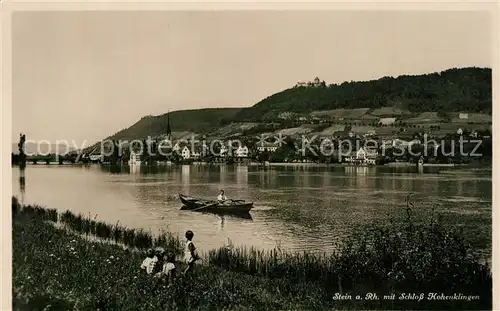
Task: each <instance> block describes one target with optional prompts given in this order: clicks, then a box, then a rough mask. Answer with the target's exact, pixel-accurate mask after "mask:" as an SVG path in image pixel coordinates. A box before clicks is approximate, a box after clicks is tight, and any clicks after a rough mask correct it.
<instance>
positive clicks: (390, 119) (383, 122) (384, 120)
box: [378, 118, 396, 125]
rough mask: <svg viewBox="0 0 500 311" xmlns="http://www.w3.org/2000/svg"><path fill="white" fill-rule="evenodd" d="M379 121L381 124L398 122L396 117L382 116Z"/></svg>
mask: <svg viewBox="0 0 500 311" xmlns="http://www.w3.org/2000/svg"><path fill="white" fill-rule="evenodd" d="M378 123H379V124H381V125H391V124H394V123H396V118H381V119H380V120H379V121H378Z"/></svg>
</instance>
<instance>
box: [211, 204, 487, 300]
mask: <svg viewBox="0 0 500 311" xmlns="http://www.w3.org/2000/svg"><path fill="white" fill-rule="evenodd" d="M464 236H465V235H464V233H463V232H461V231H460V230H458V229H457V228H456V227H454V226H452V225H448V224H445V223H443V222H442V220H441V217H440V216H439V214H437V213H435V212H434V211H432V212H431V213H430V214H428V215H420V216H419V217H416V216H415V215H414V213H413V204H412V203H411V202H409V201H408V202H407V208H406V209H404V210H402V211H400V213H399V217H394V218H390V219H389V220H388V221H387V222H375V223H372V224H370V225H369V226H365V227H362V228H358V229H357V230H355V231H354V232H353V233H352V234H351V235H350V236H349V237H348V238H347V239H346V240H345V241H344V242H343V243H342V244H341V245H340V246H339V249H338V251H336V252H334V253H333V254H330V255H326V254H309V253H305V252H304V253H286V252H282V251H281V250H279V249H275V250H271V251H260V250H256V249H254V248H234V247H232V246H231V245H229V246H227V247H221V248H219V249H217V250H213V251H210V252H209V259H208V260H209V262H210V264H212V265H215V266H218V267H221V268H224V269H227V270H231V271H238V272H243V273H246V274H250V275H257V276H263V277H270V278H286V279H289V280H290V281H292V282H315V283H318V284H321V285H322V287H323V288H324V289H325V290H327V291H328V292H330V293H332V294H333V293H335V292H351V293H359V292H373V293H379V294H380V295H383V294H387V293H403V292H415V291H423V292H438V293H448V294H453V293H467V294H471V295H472V294H477V295H480V296H481V298H482V299H485V300H486V301H488V300H489V299H490V297H491V289H492V276H491V271H490V269H489V267H488V265H487V264H482V263H480V261H479V259H478V257H476V256H475V255H474V252H473V247H472V246H471V245H469V244H468V243H467V242H466V240H465V239H464Z"/></svg>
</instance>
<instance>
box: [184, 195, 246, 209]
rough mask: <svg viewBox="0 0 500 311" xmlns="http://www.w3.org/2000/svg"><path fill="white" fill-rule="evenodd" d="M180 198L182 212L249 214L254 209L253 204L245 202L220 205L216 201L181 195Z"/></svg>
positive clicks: (228, 202) (234, 201)
mask: <svg viewBox="0 0 500 311" xmlns="http://www.w3.org/2000/svg"><path fill="white" fill-rule="evenodd" d="M179 198H180V200H181V202H182V204H184V206H183V207H181V210H192V211H200V212H201V211H203V212H214V213H228V214H241V213H248V212H250V210H251V209H252V208H253V203H252V202H246V201H244V200H228V201H226V202H224V203H218V202H217V201H214V200H205V199H197V198H191V197H188V196H185V195H183V194H179Z"/></svg>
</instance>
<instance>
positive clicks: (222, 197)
mask: <svg viewBox="0 0 500 311" xmlns="http://www.w3.org/2000/svg"><path fill="white" fill-rule="evenodd" d="M217 201H218V202H219V203H221V204H224V203H225V202H226V201H227V197H226V195H225V194H224V190H221V191H220V193H219V195H218V196H217Z"/></svg>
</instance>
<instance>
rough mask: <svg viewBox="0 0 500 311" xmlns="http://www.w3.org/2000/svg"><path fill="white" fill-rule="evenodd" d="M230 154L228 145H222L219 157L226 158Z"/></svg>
mask: <svg viewBox="0 0 500 311" xmlns="http://www.w3.org/2000/svg"><path fill="white" fill-rule="evenodd" d="M228 152H229V148H227V147H226V145H222V146H221V147H220V152H219V156H220V157H226V156H227V154H228Z"/></svg>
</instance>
